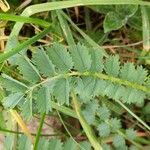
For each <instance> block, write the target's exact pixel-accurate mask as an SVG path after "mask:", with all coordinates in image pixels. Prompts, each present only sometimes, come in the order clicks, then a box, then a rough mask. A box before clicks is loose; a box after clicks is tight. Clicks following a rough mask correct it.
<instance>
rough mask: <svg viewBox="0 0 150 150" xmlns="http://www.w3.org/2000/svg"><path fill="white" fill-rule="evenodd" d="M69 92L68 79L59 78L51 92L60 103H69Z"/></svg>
mask: <svg viewBox="0 0 150 150" xmlns="http://www.w3.org/2000/svg"><path fill="white" fill-rule="evenodd" d="M69 92H70V87H69V81H68V79H65V78H61V79H59V80H57V82H56V85H55V87H54V93H53V94H54V96H55V97H56V99H57V101H58V103H59V104H60V105H62V104H67V105H69Z"/></svg>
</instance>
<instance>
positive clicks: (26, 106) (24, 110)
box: [21, 97, 32, 120]
mask: <svg viewBox="0 0 150 150" xmlns="http://www.w3.org/2000/svg"><path fill="white" fill-rule="evenodd" d="M21 114H22V116H23V117H24V119H26V120H30V119H31V118H32V101H31V100H30V99H29V97H27V98H26V100H25V102H24V103H23V105H22V106H21Z"/></svg>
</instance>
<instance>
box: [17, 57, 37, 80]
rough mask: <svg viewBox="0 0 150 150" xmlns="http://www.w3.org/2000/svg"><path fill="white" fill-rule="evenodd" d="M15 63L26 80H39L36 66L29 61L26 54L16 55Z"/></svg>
mask: <svg viewBox="0 0 150 150" xmlns="http://www.w3.org/2000/svg"><path fill="white" fill-rule="evenodd" d="M16 64H17V65H18V69H19V71H20V73H21V74H22V75H23V77H24V78H25V79H26V80H28V81H30V82H33V83H35V82H38V81H40V75H39V73H38V71H37V69H36V67H35V66H34V65H33V64H32V63H31V62H30V60H29V59H28V58H27V57H26V56H20V57H18V58H17V60H16Z"/></svg>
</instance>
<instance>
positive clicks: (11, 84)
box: [0, 74, 28, 92]
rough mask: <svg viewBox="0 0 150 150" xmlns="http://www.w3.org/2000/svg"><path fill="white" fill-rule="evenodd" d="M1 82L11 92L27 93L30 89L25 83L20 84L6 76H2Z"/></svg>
mask: <svg viewBox="0 0 150 150" xmlns="http://www.w3.org/2000/svg"><path fill="white" fill-rule="evenodd" d="M0 82H1V84H2V86H3V87H4V88H6V90H7V91H11V92H25V91H26V90H27V88H28V87H27V86H26V85H25V84H24V83H22V82H19V81H18V80H15V79H13V78H12V77H10V76H8V75H6V74H2V75H1V77H0Z"/></svg>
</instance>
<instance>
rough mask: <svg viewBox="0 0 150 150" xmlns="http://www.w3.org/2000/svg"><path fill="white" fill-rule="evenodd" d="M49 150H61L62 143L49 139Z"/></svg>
mask: <svg viewBox="0 0 150 150" xmlns="http://www.w3.org/2000/svg"><path fill="white" fill-rule="evenodd" d="M49 149H51V150H62V143H61V141H60V140H57V139H51V140H50V142H49Z"/></svg>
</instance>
